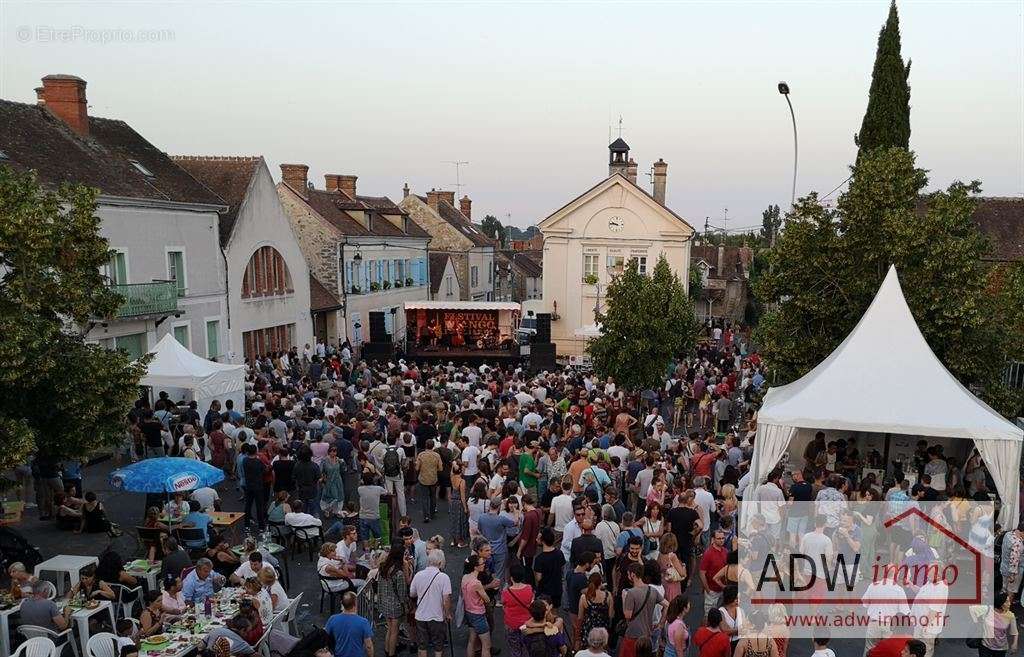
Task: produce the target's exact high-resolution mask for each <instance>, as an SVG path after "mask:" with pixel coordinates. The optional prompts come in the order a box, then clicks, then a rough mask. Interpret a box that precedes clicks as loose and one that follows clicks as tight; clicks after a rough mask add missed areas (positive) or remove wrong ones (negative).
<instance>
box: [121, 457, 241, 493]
mask: <svg viewBox="0 0 1024 657" xmlns="http://www.w3.org/2000/svg"><path fill="white" fill-rule="evenodd" d="M109 479H110V485H111V486H113V487H114V488H115V489H117V490H124V491H130V492H134V493H179V492H180V493H183V492H187V491H190V490H194V489H196V488H202V487H203V486H213V485H214V484H216V483H218V482H221V481H223V480H224V471H223V470H221V469H220V468H216V467H214V466H212V465H210V464H208V463H203V462H202V461H196V460H195V459H184V458H177V457H171V456H165V457H161V458H155V459H146V460H144V461H139V462H138V463H132V464H131V465H128V466H125V467H123V468H118V469H117V470H114V471H113V472H111V473H110V478H109Z"/></svg>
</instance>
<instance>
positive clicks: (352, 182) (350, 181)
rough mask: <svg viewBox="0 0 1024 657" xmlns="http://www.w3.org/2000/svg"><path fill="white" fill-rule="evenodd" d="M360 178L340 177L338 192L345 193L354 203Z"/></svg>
mask: <svg viewBox="0 0 1024 657" xmlns="http://www.w3.org/2000/svg"><path fill="white" fill-rule="evenodd" d="M358 179H359V176H338V191H339V192H344V193H345V195H346V196H348V197H349V198H350V199H352V200H353V201H354V200H356V180H358Z"/></svg>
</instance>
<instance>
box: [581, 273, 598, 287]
mask: <svg viewBox="0 0 1024 657" xmlns="http://www.w3.org/2000/svg"><path fill="white" fill-rule="evenodd" d="M583 282H584V283H586V284H587V285H597V274H587V275H586V276H584V277H583Z"/></svg>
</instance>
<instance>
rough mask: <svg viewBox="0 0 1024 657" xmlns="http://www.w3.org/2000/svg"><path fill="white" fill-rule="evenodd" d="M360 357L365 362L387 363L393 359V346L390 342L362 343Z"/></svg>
mask: <svg viewBox="0 0 1024 657" xmlns="http://www.w3.org/2000/svg"><path fill="white" fill-rule="evenodd" d="M360 357H361V358H362V359H363V360H366V361H374V360H379V361H388V360H392V359H393V358H394V357H395V345H393V344H392V343H390V342H364V343H363V348H362V353H361V354H360Z"/></svg>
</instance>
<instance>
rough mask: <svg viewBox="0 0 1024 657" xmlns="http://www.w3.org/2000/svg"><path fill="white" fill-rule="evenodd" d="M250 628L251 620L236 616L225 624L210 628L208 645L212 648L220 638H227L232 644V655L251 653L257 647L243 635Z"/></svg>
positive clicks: (207, 638)
mask: <svg viewBox="0 0 1024 657" xmlns="http://www.w3.org/2000/svg"><path fill="white" fill-rule="evenodd" d="M248 630H249V621H247V620H246V619H245V617H243V616H235V617H233V618H231V619H229V620H228V622H227V623H226V624H225V625H222V626H220V627H215V628H213V629H212V630H210V633H209V634H208V635H206V647H207V648H208V649H210V648H212V647H213V646H214V645H215V644H216V643H217V640H218V639H220V638H225V639H227V640H228V643H229V644H230V645H231V654H232V655H251V654H253V653H254V652H256V649H255V648H253V647H252V644H250V643H249V642H248V641H246V640H245V639H243V638H242V635H243V634H245V633H246V632H247V631H248Z"/></svg>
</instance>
